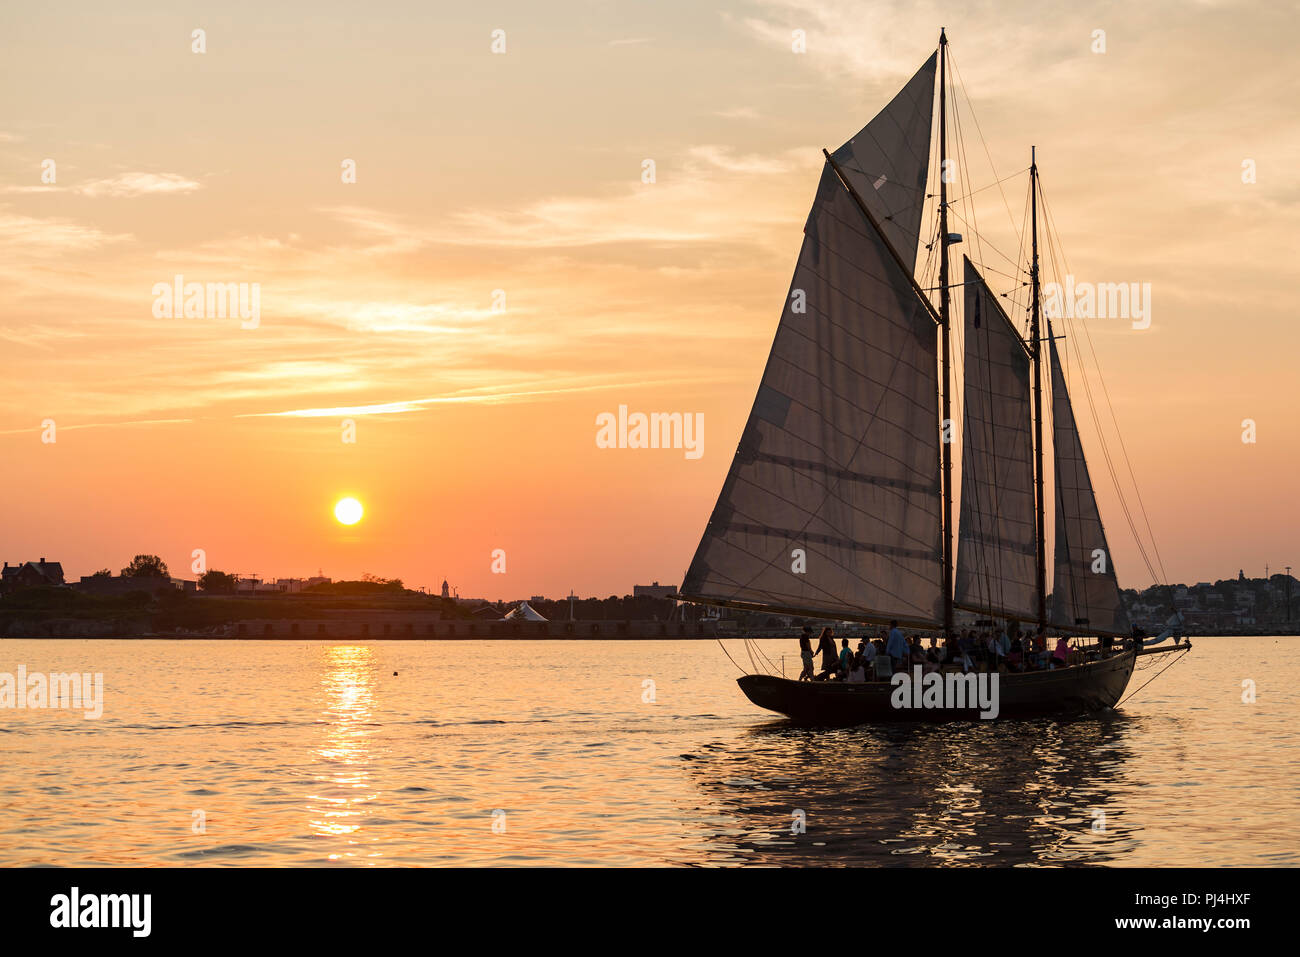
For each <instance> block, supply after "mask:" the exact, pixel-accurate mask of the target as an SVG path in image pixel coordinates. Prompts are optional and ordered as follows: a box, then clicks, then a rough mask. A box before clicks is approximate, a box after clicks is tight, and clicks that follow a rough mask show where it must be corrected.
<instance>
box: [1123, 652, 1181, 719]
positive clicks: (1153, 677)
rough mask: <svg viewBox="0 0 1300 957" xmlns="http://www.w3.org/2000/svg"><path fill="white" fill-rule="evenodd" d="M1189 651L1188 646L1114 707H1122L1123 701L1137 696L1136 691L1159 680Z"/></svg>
mask: <svg viewBox="0 0 1300 957" xmlns="http://www.w3.org/2000/svg"><path fill="white" fill-rule="evenodd" d="M1191 650H1192V646H1191V645H1188V646H1187V647H1186V648H1185V649H1184V650H1183V653H1182V654H1180V655H1179V656H1178V657H1177V658H1175V659H1174V660H1173V661H1171V662H1169V664H1167V665H1165V666H1164V667H1163V668H1161V669H1160V670H1159V671H1157V672H1156V673H1155V674H1153V675H1152V676H1151V677H1150V678H1148V679H1147V680H1146V681H1144V682H1142V685H1141V687H1139V688H1138V689H1137V691H1130V692H1129V693H1128V694H1126V695H1125V696H1124V697H1123V698H1121V699H1120V700H1119V701H1117V702H1115V707H1116V708H1118V707H1119V706H1120V705H1122V704H1123V703H1124V702H1125V701H1127V700H1129V698H1132V697H1133V696H1134V695H1135V694H1137V693H1138V691H1141V690H1142V688H1145V687H1146V686H1147V685H1149V684H1151V682H1153V681H1155V680H1156V679H1157V678H1159V677H1160V676H1161V675H1162V674H1164V673H1165V672H1166V671H1168V670H1169V669H1170V668H1172V667H1173V666H1174V665H1176V664H1178V662H1180V661H1181V660H1182V658H1183V655H1185V654H1187V652H1189V651H1191Z"/></svg>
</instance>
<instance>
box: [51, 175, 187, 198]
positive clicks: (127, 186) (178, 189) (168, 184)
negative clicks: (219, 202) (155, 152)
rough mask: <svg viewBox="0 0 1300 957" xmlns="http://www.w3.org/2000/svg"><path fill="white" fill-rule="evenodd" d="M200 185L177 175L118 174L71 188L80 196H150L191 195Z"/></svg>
mask: <svg viewBox="0 0 1300 957" xmlns="http://www.w3.org/2000/svg"><path fill="white" fill-rule="evenodd" d="M200 186H201V184H200V183H199V182H198V181H197V180H192V179H189V178H188V177H185V176H181V175H179V174H177V173H119V174H118V175H116V176H110V177H108V178H107V179H97V180H91V181H90V182H88V183H82V184H80V185H78V186H75V187H73V189H74V191H75V192H77V193H80V194H81V195H82V196H94V197H100V196H107V197H111V198H122V197H129V196H151V195H157V194H160V193H192V192H194V191H195V190H196V189H199V188H200Z"/></svg>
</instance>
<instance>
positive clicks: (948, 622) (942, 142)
mask: <svg viewBox="0 0 1300 957" xmlns="http://www.w3.org/2000/svg"><path fill="white" fill-rule="evenodd" d="M948 292H949V291H948V35H947V33H946V32H945V31H944V30H943V29H942V28H940V30H939V328H940V330H941V332H940V335H941V336H942V347H941V349H940V352H939V355H940V357H941V358H940V362H941V363H942V370H943V399H942V402H943V411H942V412H941V413H940V416H939V426H940V429H941V430H943V435H942V437H943V442H942V443H941V444H942V446H943V631H944V634H945V635H951V634H952V439H953V434H952V427H951V423H952V399H951V396H950V394H949V393H950V391H951V390H950V386H951V382H950V380H951V378H952V376H951V373H950V371H949V367H948V366H949V351H950V348H949V339H950V326H951V322H950V313H949V301H948V300H949V294H948Z"/></svg>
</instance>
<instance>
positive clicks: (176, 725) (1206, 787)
mask: <svg viewBox="0 0 1300 957" xmlns="http://www.w3.org/2000/svg"><path fill="white" fill-rule="evenodd" d="M762 644H763V646H764V648H765V650H766V651H767V653H768V654H769V655H773V656H775V655H777V654H779V653H781V652H785V653H787V654H789V653H791V652H793V650H794V642H793V641H790V642H763V643H762ZM729 645H730V646H731V650H732V654H733V655H736V656H737V660H741V658H740V655H741V654H742V652H741V650H740V646H739V643H737V642H731V643H729ZM745 660H747V659H745ZM20 664H24V665H26V666H27V669H28V671H29V673H30V672H35V671H44V672H63V671H74V670H75V671H91V672H102V673H103V676H104V683H105V699H106V700H105V707H104V715H103V717H102V718H101V719H99V720H97V721H95V720H86V719H84V718H82V717H81V714H80V712H71V711H52V710H46V711H30V710H3V711H0V864H4V865H13V864H51V863H57V864H69V865H72V864H77V865H172V866H176V865H194V864H200V865H250V864H258V865H272V866H275V865H309V864H310V865H320V864H330V863H336V864H340V865H393V864H400V865H493V864H495V865H520V864H560V865H635V864H641V865H666V864H694V865H733V864H767V865H771V864H827V863H830V864H841V863H854V864H875V865H923V864H930V865H932V864H935V863H946V864H953V865H981V864H1004V865H1005V864H1062V863H1100V864H1119V865H1193V864H1197V865H1201V864H1206V865H1243V864H1264V865H1270V864H1271V865H1278V864H1289V865H1295V864H1297V863H1300V785H1298V784H1297V775H1296V766H1297V761H1300V744H1297V742H1296V739H1295V738H1294V737H1293V736H1292V732H1293V728H1294V726H1295V723H1296V718H1297V716H1300V640H1298V639H1275V638H1222V639H1201V640H1200V641H1199V642H1197V647H1196V649H1195V650H1194V651H1193V652H1192V653H1191V654H1190V655H1188V656H1186V657H1185V658H1183V660H1182V661H1181V662H1179V663H1178V664H1177V665H1175V666H1174V667H1173V668H1172V669H1171V670H1170V671H1168V672H1166V673H1165V675H1164V676H1163V677H1161V678H1160V679H1159V680H1158V681H1157V682H1155V683H1154V684H1152V685H1151V686H1150V687H1148V688H1146V689H1145V690H1144V691H1142V692H1140V693H1139V694H1137V695H1136V696H1135V697H1134V698H1133V700H1132V701H1131V702H1129V703H1127V704H1125V705H1124V706H1123V707H1122V712H1121V713H1118V714H1114V715H1111V716H1109V717H1105V718H1095V719H1087V720H1075V721H1068V722H1056V721H1036V722H1024V723H1008V722H992V723H979V724H972V725H962V726H939V727H930V726H906V727H896V728H888V729H879V728H877V729H871V728H857V729H849V730H839V731H809V730H801V729H797V728H792V727H789V726H787V725H785V724H784V723H782V722H781V721H779V720H775V719H774V717H773V716H769V715H768V714H767V713H766V712H762V711H759V710H757V709H755V708H754V707H753V706H751V705H750V704H749V702H748V701H746V700H745V698H744V697H743V696H742V695H741V693H740V691H739V689H737V687H736V685H735V682H734V678H735V675H736V670H735V668H734V667H733V666H732V665H731V663H730V662H729V661H728V660H727V659H726V657H725V656H724V655H723V654H722V652H721V650H720V649H719V648H718V646H717V644H716V643H712V642H629V643H625V644H617V643H603V644H598V643H593V642H539V643H513V644H512V643H508V642H486V641H485V642H461V643H446V642H432V643H422V642H400V641H393V642H380V641H376V642H372V643H368V644H361V645H355V644H354V645H349V644H321V643H313V642H292V643H290V642H232V641H194V642H164V641H0V671H7V672H15V671H16V670H17V667H18V665H20ZM1162 664H1163V662H1161V663H1160V664H1158V665H1157V666H1156V667H1157V668H1158V667H1160V666H1161V665H1162ZM394 672H397V674H396V675H394V674H393V673H394ZM1154 673H1155V671H1154V670H1150V671H1145V672H1138V673H1137V674H1136V675H1135V676H1134V679H1133V681H1132V682H1131V683H1130V686H1129V689H1130V691H1132V690H1133V689H1136V688H1137V687H1138V686H1139V685H1140V684H1141V683H1142V682H1143V681H1145V680H1146V679H1147V678H1148V677H1150V676H1151V675H1152V674H1154ZM1248 678H1249V679H1253V680H1254V681H1255V682H1256V688H1257V690H1256V693H1257V696H1258V698H1257V701H1256V702H1255V703H1253V704H1246V703H1243V702H1242V681H1243V680H1244V679H1248ZM647 679H648V680H650V681H653V683H654V684H653V698H654V700H653V701H645V700H643V698H645V697H647V696H649V695H650V689H648V688H647V687H646V685H645V684H644V683H645V682H646V681H647ZM796 809H798V810H802V811H803V812H804V813H805V814H806V819H807V833H805V834H802V835H799V836H798V837H794V836H792V835H791V833H790V830H791V821H792V816H793V814H794V812H795V810H796ZM195 811H202V812H203V813H204V817H205V820H206V833H197V834H196V833H194V831H193V828H192V824H193V822H194V821H195V817H194V813H193V812H195ZM497 811H503V812H504V817H502V816H501V815H499V814H498V815H496V817H495V818H494V812H497ZM1096 812H1102V813H1104V815H1105V828H1104V830H1094V820H1098V819H1097V818H1096V817H1095V814H1096ZM494 820H495V821H496V823H497V825H498V830H500V826H501V825H502V824H504V832H503V833H496V832H494V830H493V824H494Z"/></svg>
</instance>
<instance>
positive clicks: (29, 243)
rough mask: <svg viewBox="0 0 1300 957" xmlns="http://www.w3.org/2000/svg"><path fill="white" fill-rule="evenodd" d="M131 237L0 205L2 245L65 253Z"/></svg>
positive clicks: (28, 249)
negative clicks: (37, 215)
mask: <svg viewBox="0 0 1300 957" xmlns="http://www.w3.org/2000/svg"><path fill="white" fill-rule="evenodd" d="M129 238H130V236H129V235H127V234H121V233H118V234H111V233H105V232H103V231H101V230H100V229H97V228H96V227H94V226H87V225H85V224H83V223H78V222H75V221H73V220H71V219H63V218H60V217H47V218H40V217H36V216H24V215H22V214H21V213H12V212H9V211H8V210H7V209H5V208H3V207H0V245H9V246H15V247H20V248H21V249H22V250H23V251H24V252H38V251H44V252H47V253H64V252H66V251H67V250H69V249H79V250H85V249H93V248H96V247H98V246H102V245H104V244H105V243H111V242H117V241H119V240H123V239H129Z"/></svg>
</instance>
